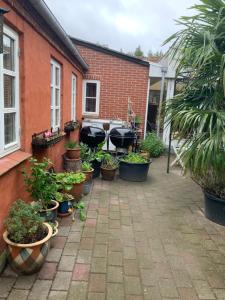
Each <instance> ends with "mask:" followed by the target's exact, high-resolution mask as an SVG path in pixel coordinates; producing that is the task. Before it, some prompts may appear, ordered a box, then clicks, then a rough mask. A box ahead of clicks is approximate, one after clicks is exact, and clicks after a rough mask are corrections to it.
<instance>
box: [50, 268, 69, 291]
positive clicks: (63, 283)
mask: <svg viewBox="0 0 225 300" xmlns="http://www.w3.org/2000/svg"><path fill="white" fill-rule="evenodd" d="M71 277H72V272H62V271H58V272H57V273H56V276H55V279H54V281H53V284H52V290H56V291H67V290H68V289H69V285H70V279H71Z"/></svg>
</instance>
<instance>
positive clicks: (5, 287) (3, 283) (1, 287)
mask: <svg viewBox="0 0 225 300" xmlns="http://www.w3.org/2000/svg"><path fill="white" fill-rule="evenodd" d="M15 280H16V279H15V278H4V277H3V278H0V291H1V297H7V296H8V294H9V292H10V290H11V288H12V287H13V285H14V282H15Z"/></svg>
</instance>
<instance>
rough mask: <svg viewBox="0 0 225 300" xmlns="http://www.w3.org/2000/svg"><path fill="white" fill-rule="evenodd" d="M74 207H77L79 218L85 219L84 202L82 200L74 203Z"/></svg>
mask: <svg viewBox="0 0 225 300" xmlns="http://www.w3.org/2000/svg"><path fill="white" fill-rule="evenodd" d="M75 209H77V211H78V213H79V217H80V220H81V221H85V220H86V213H85V203H84V202H83V201H80V202H78V203H76V204H75Z"/></svg>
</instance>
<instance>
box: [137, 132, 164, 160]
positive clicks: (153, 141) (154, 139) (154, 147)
mask: <svg viewBox="0 0 225 300" xmlns="http://www.w3.org/2000/svg"><path fill="white" fill-rule="evenodd" d="M141 150H143V151H146V152H149V153H150V155H151V157H159V156H160V155H161V154H162V153H163V152H164V150H165V145H164V144H163V142H162V141H161V139H160V138H159V137H158V136H157V135H156V134H155V133H150V132H149V133H147V135H146V137H145V139H144V140H142V142H141Z"/></svg>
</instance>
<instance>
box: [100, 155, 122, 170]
mask: <svg viewBox="0 0 225 300" xmlns="http://www.w3.org/2000/svg"><path fill="white" fill-rule="evenodd" d="M101 166H102V168H104V169H108V170H114V169H116V168H118V160H117V159H116V158H115V157H113V156H112V155H111V154H110V153H105V156H104V159H103V161H102V165H101Z"/></svg>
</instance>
